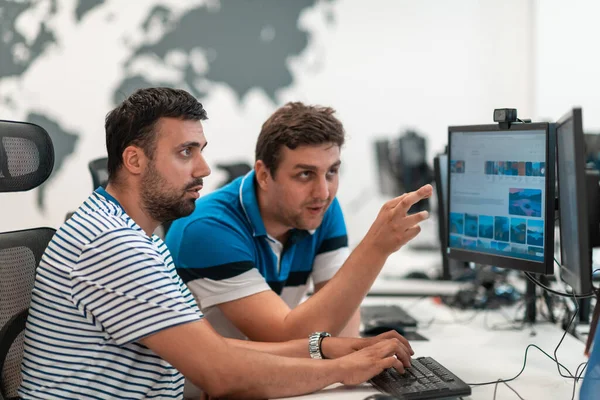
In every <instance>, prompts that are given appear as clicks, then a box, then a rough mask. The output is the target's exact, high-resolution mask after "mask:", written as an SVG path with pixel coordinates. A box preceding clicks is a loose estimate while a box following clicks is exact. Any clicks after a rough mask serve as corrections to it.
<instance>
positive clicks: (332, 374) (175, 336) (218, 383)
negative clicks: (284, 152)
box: [19, 88, 412, 399]
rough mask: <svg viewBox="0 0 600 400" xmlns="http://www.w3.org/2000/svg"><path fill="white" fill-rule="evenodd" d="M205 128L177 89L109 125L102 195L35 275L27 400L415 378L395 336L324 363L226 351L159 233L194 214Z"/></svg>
mask: <svg viewBox="0 0 600 400" xmlns="http://www.w3.org/2000/svg"><path fill="white" fill-rule="evenodd" d="M204 119H206V112H205V111H204V109H203V108H202V105H201V104H200V103H198V101H197V100H196V99H195V98H194V97H192V96H191V95H190V94H189V93H187V92H185V91H182V90H174V89H168V88H153V89H144V90H139V91H137V92H136V93H134V94H133V95H131V96H130V97H129V98H127V99H126V100H125V101H124V102H123V103H122V104H120V105H119V106H118V107H116V108H115V109H114V110H112V111H111V112H110V113H109V114H108V115H107V117H106V124H105V128H106V146H107V150H108V172H109V181H108V185H107V187H106V190H105V189H102V188H98V189H97V190H96V191H95V192H94V193H93V194H92V195H91V196H89V197H88V199H87V200H86V201H85V202H84V203H83V205H82V206H81V207H80V208H79V209H78V210H77V211H76V212H75V213H74V215H73V216H72V217H71V218H70V219H69V220H67V221H66V222H65V223H64V224H63V226H62V227H61V228H60V229H59V230H58V231H57V232H56V234H55V236H54V237H53V239H52V241H51V242H50V244H49V246H48V248H47V249H46V251H45V253H44V255H43V257H42V260H41V262H40V265H39V267H38V269H37V275H36V278H35V284H34V289H33V293H32V299H31V306H30V310H29V316H28V319H27V327H26V330H25V341H24V344H25V349H24V353H23V363H22V367H21V368H22V377H23V381H22V383H21V386H20V389H19V396H20V397H21V398H23V399H29V398H36V399H38V398H49V399H58V398H75V397H76V398H94V399H124V398H127V399H146V398H175V399H177V398H181V397H182V394H183V384H184V376H185V377H187V378H188V379H189V380H191V381H192V382H193V383H195V384H196V385H198V386H199V387H201V388H202V389H203V390H204V392H205V394H208V395H210V396H215V397H236V398H246V397H248V398H273V397H282V396H292V395H299V394H303V393H308V392H312V391H315V390H318V389H321V388H323V387H325V386H328V385H330V384H333V383H336V382H342V383H345V384H351V385H354V384H358V383H361V382H364V381H366V380H367V379H369V378H371V377H372V376H374V375H375V374H378V373H379V372H381V371H382V370H383V369H384V368H389V367H394V368H396V369H398V370H399V371H401V372H402V371H403V370H404V367H403V366H408V365H410V354H412V351H411V349H410V346H409V345H408V342H406V340H404V339H403V338H401V337H399V335H393V334H387V335H382V336H379V337H378V338H376V339H375V340H365V339H340V338H327V339H325V340H321V341H319V342H317V343H311V347H310V349H311V350H312V352H313V353H314V354H316V353H317V352H318V354H319V355H323V356H325V357H327V358H336V359H335V360H327V361H319V360H312V359H311V358H310V357H309V351H308V349H309V341H308V340H307V339H303V340H295V341H290V342H286V343H253V342H247V341H239V340H233V339H225V338H223V337H221V336H220V335H218V334H217V333H216V332H215V331H214V330H213V328H212V327H211V326H210V324H209V322H207V321H205V320H204V319H203V316H202V314H201V313H200V311H199V310H198V307H197V306H196V304H195V302H194V299H193V297H192V295H191V294H190V292H189V291H188V289H187V288H186V286H185V284H184V283H183V282H182V281H181V279H180V278H179V276H178V275H177V273H176V272H175V269H174V267H173V262H172V258H171V256H170V254H169V251H168V250H167V248H166V246H165V245H164V243H163V242H162V241H161V240H160V238H158V237H157V236H156V235H154V234H153V232H154V230H155V229H156V228H157V227H158V225H159V224H160V223H162V222H164V221H167V220H170V219H173V218H178V217H182V216H185V215H188V214H190V213H191V212H193V210H194V207H195V200H196V199H197V198H198V197H199V195H198V191H199V190H200V189H201V188H202V183H203V181H202V179H203V178H204V177H206V176H207V175H209V173H210V168H209V167H208V165H207V164H206V162H205V160H204V158H203V155H202V150H203V149H204V147H205V146H206V139H205V137H204V132H203V128H202V124H201V121H202V120H204ZM223 251H227V249H226V248H225V249H223ZM292 357H294V358H292Z"/></svg>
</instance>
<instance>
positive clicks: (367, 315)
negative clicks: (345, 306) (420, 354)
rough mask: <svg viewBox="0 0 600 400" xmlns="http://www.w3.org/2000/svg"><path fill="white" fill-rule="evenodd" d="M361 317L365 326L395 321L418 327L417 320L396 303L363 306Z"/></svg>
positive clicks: (395, 322)
mask: <svg viewBox="0 0 600 400" xmlns="http://www.w3.org/2000/svg"><path fill="white" fill-rule="evenodd" d="M360 319H361V320H362V323H363V324H365V326H369V325H376V324H380V323H394V324H399V325H403V326H405V327H413V328H416V327H417V320H416V319H415V318H414V317H413V316H412V315H410V314H409V313H407V312H406V311H405V310H404V309H403V308H402V307H400V306H395V305H389V306H385V305H380V306H362V307H361V308H360Z"/></svg>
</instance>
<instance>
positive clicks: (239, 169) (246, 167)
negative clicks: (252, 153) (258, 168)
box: [217, 162, 252, 187]
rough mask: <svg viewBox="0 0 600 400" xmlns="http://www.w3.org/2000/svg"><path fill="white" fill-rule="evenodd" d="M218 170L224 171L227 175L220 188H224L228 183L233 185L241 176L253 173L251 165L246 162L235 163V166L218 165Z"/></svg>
mask: <svg viewBox="0 0 600 400" xmlns="http://www.w3.org/2000/svg"><path fill="white" fill-rule="evenodd" d="M217 168H219V169H220V170H223V171H225V172H226V173H227V177H226V178H225V181H223V182H221V185H220V186H219V187H223V186H225V185H227V184H228V183H231V182H232V181H234V180H235V179H236V178H238V177H240V176H244V175H246V174H247V173H248V172H250V171H252V166H251V165H250V164H246V163H244V162H240V163H233V164H217Z"/></svg>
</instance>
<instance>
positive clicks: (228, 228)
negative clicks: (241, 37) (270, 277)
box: [176, 218, 271, 309]
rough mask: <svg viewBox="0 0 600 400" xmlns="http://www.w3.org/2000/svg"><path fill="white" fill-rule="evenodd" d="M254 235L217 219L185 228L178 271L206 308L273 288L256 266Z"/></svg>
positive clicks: (201, 305) (179, 253)
mask: <svg viewBox="0 0 600 400" xmlns="http://www.w3.org/2000/svg"><path fill="white" fill-rule="evenodd" d="M253 240H254V238H253V237H248V235H247V234H244V233H242V232H240V230H239V229H237V228H236V227H234V226H232V225H231V224H228V223H226V222H223V221H220V220H216V219H215V218H202V219H198V220H196V221H194V222H192V223H190V224H189V225H188V226H186V227H185V229H184V231H183V233H182V235H181V239H180V243H179V249H178V257H177V261H176V267H177V273H178V274H179V276H181V279H182V280H183V281H184V282H185V283H186V284H187V285H188V288H189V289H190V291H191V292H192V294H193V295H194V297H195V298H196V300H197V301H198V303H199V305H200V308H202V309H205V308H207V307H211V306H214V305H217V304H221V303H226V302H229V301H233V300H237V299H241V298H243V297H247V296H251V295H253V294H256V293H260V292H264V291H266V290H271V288H270V287H269V285H268V284H267V282H266V280H265V278H264V277H263V276H262V275H261V273H260V272H259V270H258V269H257V268H256V265H255V262H254V259H255V257H254V254H253V246H254V243H253Z"/></svg>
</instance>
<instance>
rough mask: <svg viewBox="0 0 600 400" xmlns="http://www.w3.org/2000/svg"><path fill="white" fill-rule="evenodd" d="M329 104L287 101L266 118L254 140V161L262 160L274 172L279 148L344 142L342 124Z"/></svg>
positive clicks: (272, 173) (278, 158)
mask: <svg viewBox="0 0 600 400" xmlns="http://www.w3.org/2000/svg"><path fill="white" fill-rule="evenodd" d="M334 113H335V110H334V109H333V108H330V107H320V106H307V105H305V104H303V103H300V102H294V103H287V104H286V105H284V106H283V107H281V108H279V109H278V110H277V111H275V113H274V114H273V115H271V116H270V117H269V119H267V120H266V121H265V123H264V124H263V126H262V129H261V131H260V135H259V136H258V141H257V142H256V154H255V156H256V160H257V161H258V160H262V162H263V163H264V164H265V166H266V167H267V168H268V169H269V171H270V172H271V175H273V176H274V175H275V172H276V170H277V167H278V166H279V163H280V161H281V159H280V156H281V148H282V147H283V146H287V147H288V148H289V149H291V150H294V149H295V148H297V147H298V146H302V145H319V144H324V143H335V144H337V145H338V146H340V147H341V146H342V145H343V144H344V127H343V126H342V123H341V122H340V121H339V120H338V119H337V118H336V117H335V116H334V115H333V114H334Z"/></svg>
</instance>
